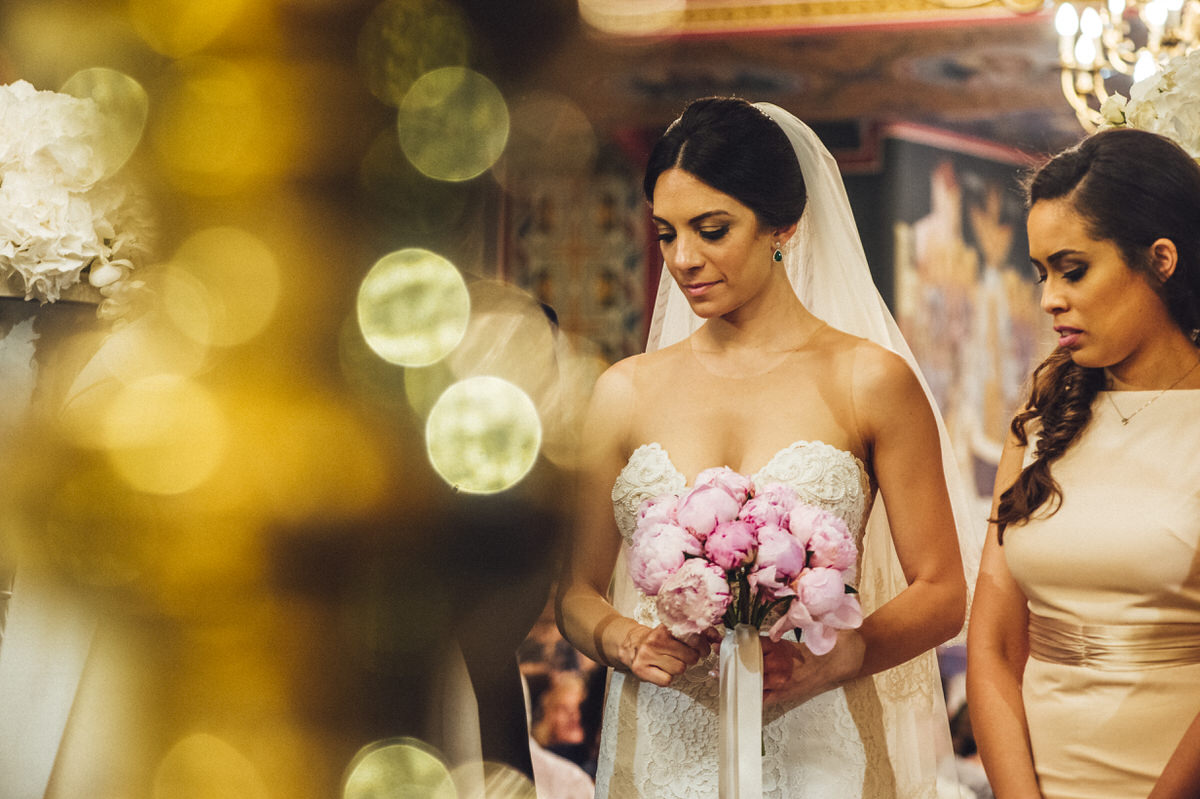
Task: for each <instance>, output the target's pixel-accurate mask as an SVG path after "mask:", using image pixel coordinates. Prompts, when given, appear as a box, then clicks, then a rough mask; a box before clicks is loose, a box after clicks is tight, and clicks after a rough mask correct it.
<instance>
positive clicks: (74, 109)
mask: <svg viewBox="0 0 1200 799" xmlns="http://www.w3.org/2000/svg"><path fill="white" fill-rule="evenodd" d="M102 123H103V120H102V117H101V113H100V110H99V108H98V107H97V106H96V104H95V103H94V102H93V101H92V100H90V99H80V98H77V97H72V96H71V95H67V94H60V93H58V92H47V91H38V90H37V89H35V88H34V87H33V86H31V85H30V84H28V83H26V82H25V81H17V82H16V83H13V84H10V85H7V86H0V130H3V131H5V132H6V133H8V132H10V131H12V132H16V133H17V135H5V136H4V137H2V138H0V283H3V282H5V281H15V280H18V279H19V281H20V284H19V285H21V286H23V288H24V291H25V298H26V299H36V300H39V301H41V302H54V301H55V300H57V299H58V298H59V297H60V296H61V295H62V292H63V291H65V290H66V289H69V288H71V287H72V286H75V285H77V284H78V283H80V282H81V280H82V279H83V273H84V270H85V269H86V270H88V277H89V281H90V283H91V285H92V286H94V287H96V288H97V289H99V290H100V293H101V294H102V295H103V296H104V297H106V298H108V300H106V302H107V305H108V309H107V310H105V309H104V308H103V307H102V308H101V309H100V310H101V312H102V313H101V315H102V316H104V315H108V316H112V315H113V314H114V313H118V312H119V309H117V310H114V308H113V306H114V304H115V305H117V306H121V307H128V306H129V305H130V301H131V298H130V297H129V292H128V291H125V290H123V289H122V287H121V284H122V283H124V282H127V280H126V279H127V278H128V275H129V273H130V271H131V270H132V269H133V268H134V263H135V259H136V258H137V257H138V256H140V255H141V251H142V250H141V245H140V244H139V243H138V242H137V241H136V239H137V238H138V236H137V234H136V232H135V231H134V227H135V226H136V225H137V223H139V222H141V221H142V220H141V219H140V216H141V214H140V211H141V209H136V210H135V209H134V207H133V205H132V203H131V202H130V200H131V199H132V198H131V197H130V196H129V195H128V193H127V191H126V190H125V188H124V187H123V186H122V185H121V184H119V183H118V182H116V181H115V180H114V179H112V178H106V177H105V176H106V174H107V173H108V171H109V170H108V165H107V164H105V163H104V161H103V158H102V157H101V155H100V151H99V150H98V149H97V148H96V146H95V144H96V142H97V137H98V136H99V135H101V132H102V131H103V124H102ZM118 298H119V299H118Z"/></svg>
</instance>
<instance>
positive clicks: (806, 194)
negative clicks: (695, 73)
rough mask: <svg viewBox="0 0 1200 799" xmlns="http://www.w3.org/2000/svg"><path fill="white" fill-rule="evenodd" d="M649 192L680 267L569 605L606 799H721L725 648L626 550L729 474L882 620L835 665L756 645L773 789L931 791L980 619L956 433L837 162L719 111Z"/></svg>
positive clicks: (590, 485) (784, 126)
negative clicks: (696, 484) (597, 679)
mask: <svg viewBox="0 0 1200 799" xmlns="http://www.w3.org/2000/svg"><path fill="white" fill-rule="evenodd" d="M644 189H645V193H646V197H647V199H648V200H649V202H650V204H651V207H652V211H653V219H654V224H655V225H656V227H657V230H658V239H659V242H660V247H661V250H662V255H663V262H664V270H663V281H662V286H661V288H660V291H659V296H658V300H657V303H656V307H655V312H654V317H653V320H652V323H651V334H650V344H649V347H648V351H647V352H646V353H645V354H643V355H639V356H635V357H632V358H628V359H626V360H623V361H621V362H619V363H617V364H616V365H614V366H613V367H612V368H610V369H609V370H608V371H607V372H606V373H605V374H604V375H603V377H602V378H601V379H600V381H599V382H598V383H597V385H596V389H595V392H594V395H593V399H592V404H591V407H590V411H589V414H590V415H589V419H588V423H587V425H586V433H585V435H586V436H587V441H586V442H585V447H584V451H585V452H587V453H588V455H587V458H588V463H587V465H586V468H585V472H584V477H583V484H582V486H581V503H582V507H581V511H580V513H581V515H580V520H579V524H580V529H579V530H578V533H577V540H576V542H575V547H574V551H573V554H572V557H571V561H570V564H569V566H568V568H567V571H566V573H565V574H564V578H563V580H562V583H561V585H560V590H559V596H558V613H559V624H560V627H561V628H562V631H563V633H564V635H565V636H566V637H567V638H568V639H569V640H570V641H571V642H572V643H573V644H574V645H575V646H576V647H578V648H579V649H580V650H581V651H583V652H584V653H585V654H587V655H588V656H589V657H591V658H593V659H595V660H598V661H600V662H602V663H605V664H607V665H608V666H610V667H611V668H612V669H613V672H612V674H611V679H610V684H609V689H608V694H607V698H606V705H605V718H604V730H603V737H602V743H601V753H600V767H599V773H598V775H597V795H598V796H610V797H619V798H620V799H625V798H626V797H681V798H682V797H689V798H691V797H709V796H711V797H716V796H717V784H718V775H717V762H718V726H717V723H718V721H717V713H716V707H717V685H718V680H717V678H716V677H715V676H714V674H713V672H714V669H715V668H716V656H715V652H712V651H711V644H712V642H714V641H717V640H719V638H720V634H719V633H718V632H717V631H715V630H710V631H708V632H707V633H706V634H704V635H697V636H691V637H687V638H682V639H679V638H675V637H673V636H672V635H671V634H670V633H668V632H667V630H666V628H665V627H663V626H662V625H661V624H659V623H658V619H657V617H656V615H655V610H654V606H653V604H652V603H651V602H649V601H647V600H646V598H645V597H644V596H641V595H639V594H638V593H637V591H636V589H634V588H633V587H632V585H631V583H630V580H629V578H628V575H627V570H626V567H625V565H624V557H623V552H624V551H625V550H626V548H627V546H628V543H629V540H630V536H631V535H632V532H633V528H634V524H635V521H636V517H637V511H638V507H639V505H640V503H641V502H642V500H644V499H646V498H648V497H653V496H657V495H659V494H663V493H667V492H672V491H678V490H680V489H682V488H684V487H685V486H686V485H688V484H689V483H690V482H691V481H692V480H693V479H694V478H695V477H696V475H697V474H698V473H699V472H701V471H703V470H704V469H706V468H709V467H713V466H722V465H725V466H729V467H730V468H732V469H734V470H736V471H738V472H741V473H744V474H747V475H751V476H753V477H754V478H755V479H756V481H760V482H786V483H788V484H790V485H792V486H793V487H794V488H795V489H796V490H797V492H798V493H799V495H800V497H801V498H802V499H804V500H805V501H808V502H811V503H813V504H817V505H820V506H822V507H824V508H825V509H827V510H830V511H832V512H834V513H836V514H838V515H839V516H840V517H841V518H842V519H843V520H845V521H846V523H847V525H848V526H849V528H850V529H851V530H852V531H853V532H854V533H855V534H856V537H857V540H858V542H859V561H860V562H859V570H858V574H859V582H858V585H857V587H858V589H859V591H860V598H861V601H862V604H863V610H864V613H866V614H868V615H867V616H866V618H865V619H864V621H863V624H862V626H861V628H860V629H857V630H843V631H840V632H839V634H838V639H837V643H836V645H835V646H834V648H833V650H832V651H830V652H829V653H828V654H826V655H823V656H820V657H817V656H814V655H813V654H812V653H811V652H809V651H808V650H807V648H806V647H805V646H804V644H803V643H797V642H796V641H795V640H794V637H793V636H791V635H789V636H788V637H786V638H785V639H784V640H781V641H779V642H778V643H772V642H771V641H770V640H769V639H767V638H763V639H762V643H763V660H764V678H763V680H764V689H765V691H764V703H765V709H764V713H763V720H764V729H763V753H764V759H763V775H762V781H763V795H764V796H771V797H788V799H792V798H793V797H831V796H836V797H870V798H871V799H875V797H926V796H928V797H933V796H935V795H937V790H938V784H937V776H936V769H937V765H938V757H939V756H940V755H941V754H943V753H945V752H946V751H948V749H949V740H948V736H947V735H946V730H945V727H946V717H945V711H944V708H943V707H942V703H941V701H942V700H941V691H940V686H939V684H938V682H937V669H936V661H935V658H934V656H933V654H932V649H933V647H935V646H936V645H938V644H940V643H942V642H944V641H946V640H947V639H949V638H950V637H951V636H953V635H955V633H957V632H958V631H959V629H960V628H961V626H962V625H963V620H964V612H965V604H966V580H965V579H964V573H963V566H962V559H961V558H960V554H959V546H958V536H957V535H956V524H955V514H954V512H953V511H952V502H951V499H950V494H949V492H948V490H947V486H946V478H945V476H944V475H943V467H942V462H943V451H944V450H943V447H940V446H939V431H940V429H941V427H942V426H941V423H940V419H939V418H938V417H937V415H936V412H935V411H934V410H933V409H932V407H931V403H930V400H929V399H928V393H927V390H926V389H925V388H924V386H923V382H922V381H921V378H920V377H919V375H918V373H917V372H916V370H915V366H913V365H912V361H911V354H910V353H909V352H908V348H907V347H906V346H905V345H904V343H903V339H902V338H901V337H900V335H899V332H898V330H897V329H896V326H895V322H894V321H893V320H892V318H891V316H890V314H888V312H887V310H886V308H885V307H884V305H883V303H882V300H881V299H880V297H879V294H878V292H877V291H876V289H875V287H874V285H873V284H872V283H871V279H870V273H869V271H868V270H867V266H866V262H865V258H864V257H863V253H862V246H861V243H860V242H859V239H858V236H857V233H856V232H855V228H854V221H853V217H852V215H851V213H850V210H849V205H848V202H847V200H846V196H845V190H844V188H843V187H842V182H841V178H840V176H839V174H838V172H837V168H836V165H835V164H834V162H833V159H832V157H831V156H830V155H829V153H828V152H827V151H826V150H825V149H824V147H823V146H821V144H820V142H819V141H818V140H817V138H816V136H815V135H814V134H813V133H812V131H811V130H809V129H808V128H807V127H806V126H805V125H804V124H803V123H801V122H800V121H799V120H797V119H796V118H795V117H793V116H791V115H790V114H788V113H787V112H785V111H783V110H782V109H779V108H777V107H775V106H771V105H767V104H758V105H751V104H749V103H747V102H744V101H742V100H739V99H733V98H708V99H703V100H697V101H695V102H693V103H692V104H690V105H689V106H688V107H687V109H686V110H685V111H684V113H683V115H682V116H681V117H680V118H679V119H677V120H676V121H675V122H674V123H673V124H672V125H671V126H670V127H669V128H668V129H667V131H666V133H665V134H664V135H663V136H662V138H661V139H660V141H659V142H658V144H657V145H656V147H655V149H654V150H653V152H652V154H651V157H650V162H649V166H648V168H647V172H646V178H645V183H644ZM806 206H807V210H806ZM860 336H864V337H866V338H862V337H860ZM898 353H902V354H898ZM941 440H943V441H944V435H943V436H942V437H941ZM943 446H944V445H943ZM948 471H951V472H953V470H952V469H950V470H948ZM877 495H878V499H877ZM884 501H886V505H887V507H886V512H885V511H884V509H883V503H884ZM873 506H874V513H872V508H873ZM614 516H615V519H614ZM959 518H960V524H961V523H962V521H963V520H964V519H965V517H963V516H960V517H959ZM868 520H870V521H869V523H868ZM964 529H965V528H964Z"/></svg>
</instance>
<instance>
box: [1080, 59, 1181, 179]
mask: <svg viewBox="0 0 1200 799" xmlns="http://www.w3.org/2000/svg"><path fill="white" fill-rule="evenodd" d="M1121 99H1122V100H1123V99H1124V98H1121ZM1106 105H1107V104H1106ZM1123 111H1124V114H1123V116H1124V119H1123V120H1122V121H1120V122H1119V121H1117V120H1115V119H1111V118H1110V117H1109V115H1108V114H1107V113H1105V111H1104V109H1103V108H1101V113H1102V114H1104V116H1105V119H1106V120H1109V121H1110V122H1112V123H1113V124H1118V125H1119V124H1121V123H1122V122H1123V123H1124V124H1125V125H1126V126H1128V127H1131V128H1138V129H1140V130H1147V131H1150V132H1152V133H1158V134H1160V135H1163V136H1166V137H1167V138H1169V139H1172V140H1173V141H1175V142H1176V143H1177V144H1179V146H1181V147H1182V148H1183V149H1184V150H1186V151H1187V153H1188V154H1189V155H1190V156H1192V158H1198V159H1200V51H1196V52H1193V53H1190V54H1188V55H1185V56H1177V57H1175V58H1172V59H1171V60H1170V61H1169V62H1167V65H1166V67H1165V68H1164V69H1163V71H1162V72H1159V73H1157V74H1154V75H1151V76H1150V77H1148V78H1143V79H1142V80H1140V81H1138V82H1137V83H1135V84H1133V86H1131V87H1130V89H1129V101H1128V102H1127V103H1125V104H1124V109H1123Z"/></svg>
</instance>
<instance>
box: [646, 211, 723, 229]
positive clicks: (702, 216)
mask: <svg viewBox="0 0 1200 799" xmlns="http://www.w3.org/2000/svg"><path fill="white" fill-rule="evenodd" d="M714 216H733V214H731V213H729V212H728V211H723V210H721V209H717V210H716V211H705V212H704V213H702V214H697V215H696V216H693V217H692V218H691V219H689V220H688V224H689V225H698V224H700V223H701V222H703V221H705V220H707V219H708V218H709V217H714ZM650 218H651V219H652V220H654V221H655V222H657V223H658V224H660V225H666V226H667V227H670V226H671V223H670V222H668V221H667V220H665V219H663V218H662V217H659V216H653V215H651V217H650Z"/></svg>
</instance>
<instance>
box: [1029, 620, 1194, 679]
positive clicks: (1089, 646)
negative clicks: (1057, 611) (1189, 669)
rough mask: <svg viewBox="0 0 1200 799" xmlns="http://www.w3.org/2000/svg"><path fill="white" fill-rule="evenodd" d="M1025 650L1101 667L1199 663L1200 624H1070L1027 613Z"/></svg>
mask: <svg viewBox="0 0 1200 799" xmlns="http://www.w3.org/2000/svg"><path fill="white" fill-rule="evenodd" d="M1029 654H1030V655H1032V656H1033V657H1035V658H1037V659H1038V660H1043V661H1046V662H1048V663H1059V664H1061V665H1064V666H1087V667H1088V668H1093V669H1099V670H1101V671H1127V670H1131V669H1154V668H1166V667H1168V666H1186V665H1190V664H1198V663H1200V624H1189V623H1185V622H1182V623H1173V624H1073V623H1071V622H1066V621H1060V620H1058V619H1049V618H1046V617H1045V616H1038V615H1036V614H1032V613H1031V614H1029Z"/></svg>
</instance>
